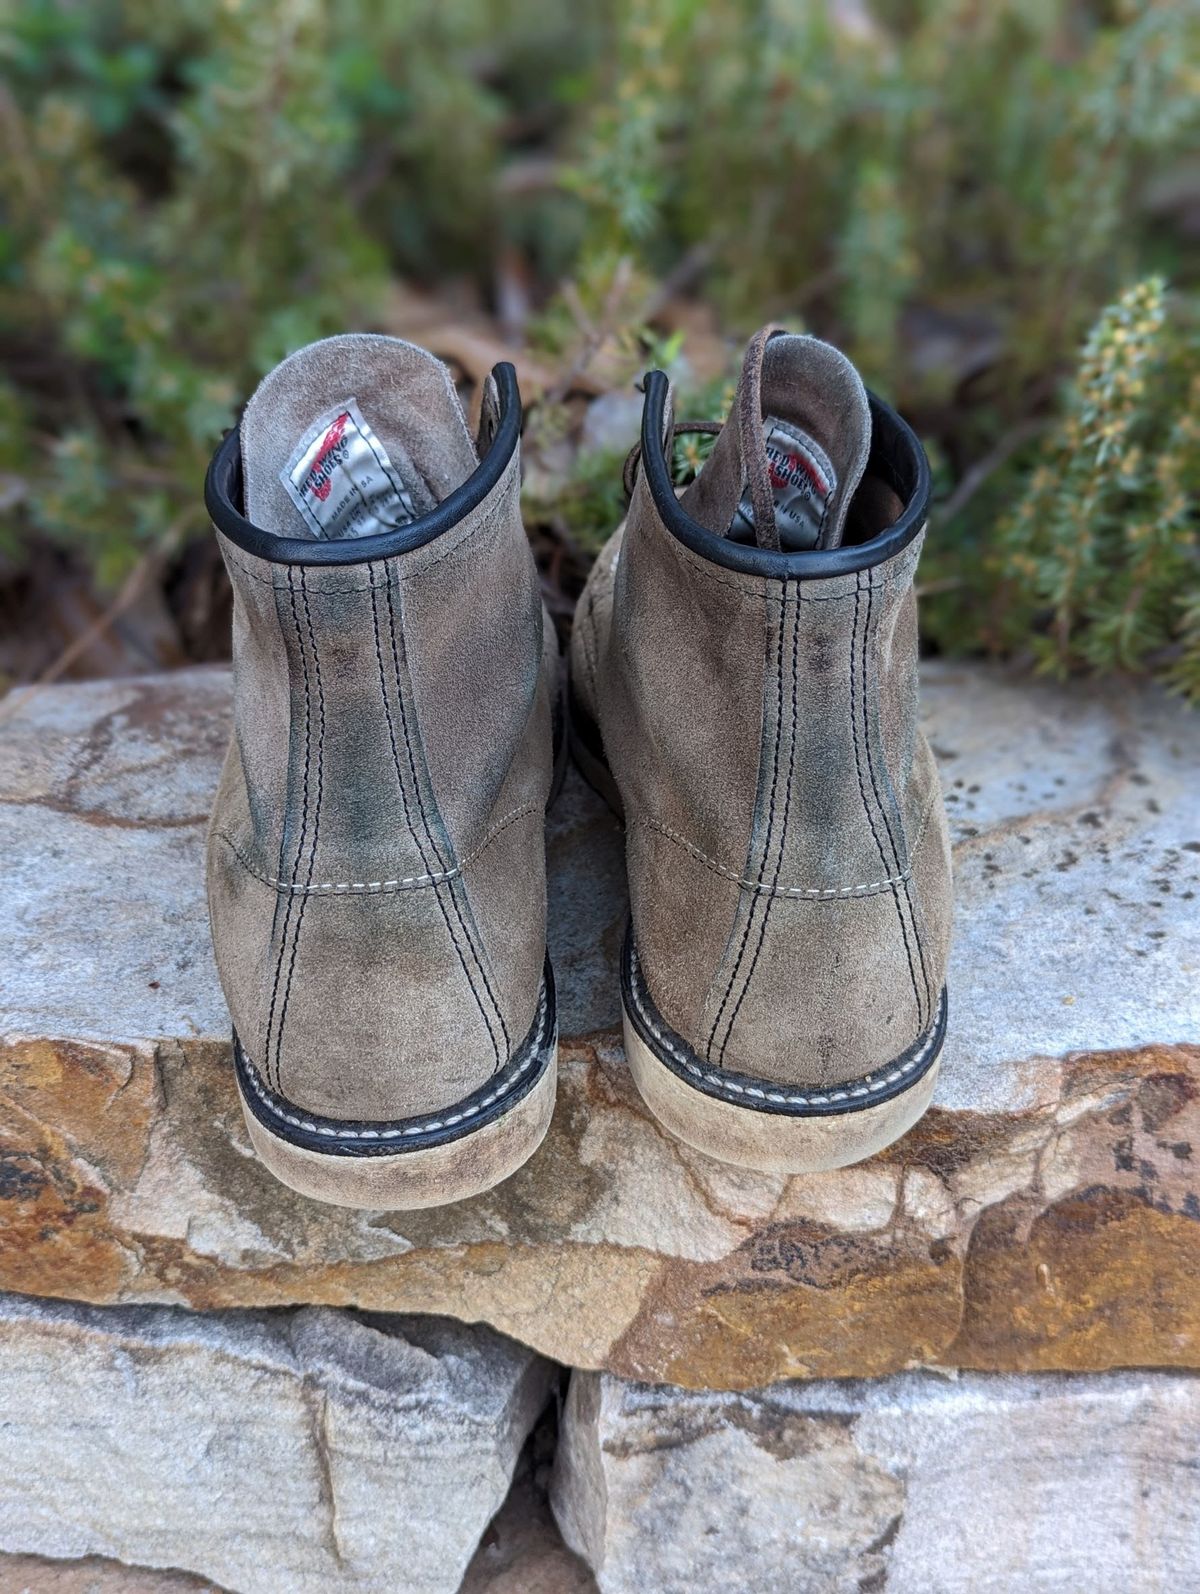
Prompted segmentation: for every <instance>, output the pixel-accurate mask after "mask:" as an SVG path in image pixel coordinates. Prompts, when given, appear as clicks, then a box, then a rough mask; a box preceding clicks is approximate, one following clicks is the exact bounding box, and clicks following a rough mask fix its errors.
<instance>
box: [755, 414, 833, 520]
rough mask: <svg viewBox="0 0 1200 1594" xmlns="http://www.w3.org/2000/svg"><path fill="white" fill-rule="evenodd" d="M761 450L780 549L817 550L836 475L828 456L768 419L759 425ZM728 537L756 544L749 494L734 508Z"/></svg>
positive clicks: (784, 424)
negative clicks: (763, 453) (769, 482)
mask: <svg viewBox="0 0 1200 1594" xmlns="http://www.w3.org/2000/svg"><path fill="white" fill-rule="evenodd" d="M763 445H764V447H765V448H766V453H767V469H768V470H769V472H770V476H771V493H772V496H773V498H774V500H775V527H776V530H777V531H778V532H779V545H780V547H781V548H789V549H799V548H816V547H818V546H819V544H820V540H821V533H822V531H823V530H824V529H825V514H826V511H827V509H828V507H829V503H830V500H831V499H832V497H833V494H834V491H835V489H836V487H837V474H836V472H835V471H834V468H833V465H832V463H831V461H830V459H829V455H828V454H827V453H826V452H825V450H824V449H823V448H822V447H821V446H820V445H819V444H818V443H816V442H815V441H814V440H813V439H812V438H811V437H810V436H809V435H808V433H807V432H802V431H801V430H800V428H799V427H798V426H793V425H792V424H791V422H790V421H781V420H780V419H779V418H778V417H777V416H774V415H771V416H768V417H767V419H766V420H765V421H764V422H763ZM730 533H731V535H733V536H734V537H738V535H739V533H741V534H742V536H745V534H746V533H749V540H750V541H755V540H756V538H755V533H754V509H753V506H752V505H751V503H750V495H749V493H747V494H746V495H745V496H744V497H743V498H742V501H741V503H740V504H739V505H738V507H737V513H736V515H735V516H734V520H733V525H732V526H731V527H730Z"/></svg>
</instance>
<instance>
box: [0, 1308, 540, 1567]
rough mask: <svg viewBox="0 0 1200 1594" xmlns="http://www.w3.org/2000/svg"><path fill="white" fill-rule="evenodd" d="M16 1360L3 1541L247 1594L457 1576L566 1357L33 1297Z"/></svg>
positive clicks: (360, 1328)
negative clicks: (161, 1571) (168, 1572)
mask: <svg viewBox="0 0 1200 1594" xmlns="http://www.w3.org/2000/svg"><path fill="white" fill-rule="evenodd" d="M0 1364H2V1366H3V1384H2V1386H0V1549H4V1550H8V1551H18V1552H23V1553H26V1554H36V1555H41V1556H56V1557H85V1556H102V1557H105V1558H108V1559H111V1560H116V1561H121V1562H126V1563H129V1564H130V1565H133V1566H137V1567H142V1568H153V1567H163V1568H170V1569H173V1570H176V1571H186V1572H193V1573H198V1574H200V1575H201V1576H202V1577H206V1578H212V1579H213V1580H215V1582H216V1583H217V1584H219V1585H220V1586H221V1587H223V1588H227V1589H230V1590H237V1591H244V1594H258V1591H262V1594H279V1591H280V1590H282V1589H286V1590H288V1591H289V1594H307V1591H312V1594H318V1591H330V1594H334V1591H337V1590H342V1589H347V1590H350V1589H353V1590H355V1591H371V1590H378V1591H379V1594H394V1591H395V1590H396V1589H404V1590H406V1591H411V1594H455V1591H456V1590H457V1589H458V1588H459V1586H460V1583H461V1581H462V1579H463V1576H464V1574H465V1572H466V1568H467V1565H468V1563H469V1562H470V1560H471V1557H472V1554H473V1552H474V1551H475V1548H476V1546H477V1545H478V1543H479V1540H480V1537H481V1535H482V1534H483V1532H484V1530H485V1528H486V1527H487V1525H488V1523H489V1521H490V1520H491V1518H492V1516H493V1515H494V1514H495V1512H496V1509H497V1507H498V1506H499V1505H500V1504H501V1502H502V1501H503V1499H504V1497H505V1495H506V1494H507V1492H508V1487H509V1482H510V1480H511V1478H512V1474H513V1471H514V1468H515V1465H516V1461H517V1457H518V1455H519V1453H520V1450H521V1446H522V1444H523V1442H524V1440H525V1436H526V1435H527V1433H528V1432H529V1430H530V1429H531V1428H532V1426H533V1424H534V1422H535V1420H536V1418H537V1416H538V1413H539V1412H540V1410H541V1409H542V1406H543V1405H544V1403H545V1400H546V1398H547V1396H548V1394H549V1392H550V1388H551V1382H552V1377H553V1371H552V1369H551V1368H549V1367H548V1365H547V1364H546V1363H544V1362H543V1361H541V1359H540V1358H538V1357H536V1356H534V1355H532V1354H531V1353H530V1352H528V1351H526V1350H525V1349H523V1348H522V1347H520V1346H517V1345H514V1344H512V1343H511V1342H509V1341H506V1340H504V1339H502V1338H501V1337H500V1336H499V1335H497V1334H495V1333H493V1332H492V1331H491V1330H490V1329H486V1328H469V1327H466V1326H465V1325H463V1324H459V1323H448V1322H446V1321H444V1320H440V1319H428V1318H423V1319H417V1320H412V1319H409V1320H403V1319H396V1318H368V1319H365V1320H359V1319H357V1318H355V1317H354V1316H352V1315H350V1314H347V1313H342V1312H331V1311H328V1310H325V1309H323V1308H319V1307H318V1308H305V1309H301V1310H300V1311H296V1312H286V1313H263V1312H251V1313H221V1314H200V1315H197V1314H195V1313H189V1312H180V1311H176V1310H172V1309H170V1308H161V1307H160V1308H122V1309H115V1310H114V1309H105V1308H96V1307H86V1306H76V1305H69V1304H66V1303H46V1302H35V1301H29V1300H25V1299H23V1298H21V1297H18V1296H7V1297H3V1298H0ZM83 1586H84V1587H86V1584H84V1585H83ZM99 1587H100V1588H102V1589H103V1588H104V1584H103V1582H101V1583H100V1584H99Z"/></svg>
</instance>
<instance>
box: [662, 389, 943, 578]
mask: <svg viewBox="0 0 1200 1594" xmlns="http://www.w3.org/2000/svg"><path fill="white" fill-rule="evenodd" d="M669 389H670V383H669V382H668V380H667V377H666V374H665V372H663V371H650V372H649V373H648V374H647V376H646V382H645V393H646V402H645V404H644V405H643V407H642V469H643V470H644V471H645V473H646V484H647V486H648V487H649V488H650V494H651V497H652V498H653V499H654V507H655V508H656V509H657V510H658V513H659V518H660V519H661V520H662V523H663V525H664V526H665V527H666V528H667V530H668V531H669V532H670V533H671V535H672V536H673V537H678V539H679V541H680V542H681V543H683V544H684V546H685V547H687V548H690V549H691V550H692V552H693V553H696V554H699V555H700V557H701V558H702V559H709V560H711V561H712V562H713V564H718V565H724V567H725V569H726V570H737V571H740V572H741V573H742V574H743V575H747V576H772V577H774V578H775V580H777V581H779V580H783V579H784V578H787V577H790V578H791V579H792V580H795V581H819V580H822V579H824V578H825V577H828V576H850V575H853V574H854V573H855V571H856V570H870V569H872V568H873V567H874V566H875V565H879V564H882V563H883V562H884V560H885V559H891V558H894V556H895V555H896V554H898V553H899V552H900V551H901V549H902V548H907V547H908V545H909V543H910V542H912V540H913V538H914V537H915V536H916V535H917V533H918V532H919V531H920V529H921V527H922V526H923V525H924V524H925V521H926V519H927V517H928V515H929V492H930V481H929V461H928V460H927V459H926V458H925V450H924V449H923V448H922V447H921V444H920V442H919V441H918V440H917V435H916V433H915V432H914V431H913V429H912V428H911V427H910V426H909V425H908V423H907V422H906V421H903V420H901V418H900V417H899V415H897V414H896V412H895V410H894V409H892V407H891V406H890V405H888V404H885V403H884V402H883V400H882V399H879V398H876V397H875V395H874V393H868V395H867V397H868V399H869V400H870V405H871V457H870V461H869V463H868V465H867V471H868V473H869V474H871V475H875V476H879V477H882V479H883V480H884V481H885V482H886V483H887V484H888V486H889V487H890V488H892V490H893V491H894V492H895V493H896V495H897V497H898V498H899V499H900V502H901V503H902V504H903V505H904V511H903V513H902V514H901V516H900V518H899V520H897V521H896V522H895V523H894V524H893V525H891V526H889V527H888V528H887V530H886V531H881V532H880V533H879V535H878V536H877V537H872V538H871V539H870V541H869V542H862V543H854V544H851V545H849V546H847V547H842V548H807V549H803V550H801V551H799V552H796V553H776V552H775V551H774V550H772V549H769V548H752V547H749V546H747V545H746V544H745V543H740V542H731V541H730V539H729V538H728V537H718V536H717V535H716V533H715V532H711V531H708V530H707V529H706V528H705V527H704V526H702V525H701V524H700V522H699V521H697V520H693V519H692V517H691V516H690V515H689V514H688V513H687V512H686V510H684V509H683V507H682V506H681V505H680V502H679V500H678V499H677V498H676V496H675V488H674V485H673V483H672V481H671V471H670V467H669V465H668V464H667V458H666V453H665V451H664V449H663V422H664V419H665V416H666V407H667V394H668V391H669Z"/></svg>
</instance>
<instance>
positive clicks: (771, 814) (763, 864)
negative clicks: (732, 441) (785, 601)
mask: <svg viewBox="0 0 1200 1594" xmlns="http://www.w3.org/2000/svg"><path fill="white" fill-rule="evenodd" d="M784 612H785V611H784V609H783V607H782V604H781V606H780V610H779V640H778V657H777V664H776V671H775V681H776V687H775V703H776V714H775V750H774V758H775V761H774V765H773V767H772V770H771V797H770V802H769V804H768V807H767V833H766V835H765V837H764V838H763V850H762V858H761V860H760V862H759V868H758V884H759V885H760V886H761V885H762V883H763V881H764V879H765V878H766V873H767V862H768V860H769V858H770V855H771V839H772V836H773V834H774V829H775V796H776V791H777V788H778V785H779V741H780V736H779V732H780V728H781V727H782V725H783V620H784ZM764 620H765V621H766V622H767V645H766V657H767V660H768V661H769V660H770V657H771V635H770V625H769V621H770V610H769V609H765V610H764ZM751 841H753V830H752V831H751ZM753 855H754V853H753V847H751V853H750V856H751V857H753ZM746 873H747V875H749V874H750V873H751V870H750V869H749V867H747V870H746ZM760 895H761V893H756V894H755V896H754V898H753V900H752V901H751V903H750V911H749V912H748V913H747V915H746V924H745V928H744V929H743V931H742V940H741V945H740V946H739V947H738V954H737V958H736V960H735V961H734V965H733V972H732V973H731V974H730V976H729V983H728V984H727V985H726V987H725V994H724V996H723V997H722V998H721V1005H720V1007H719V1008H718V1009H717V1016H716V1018H714V1019H713V1024H712V1029H711V1030H710V1031H709V1036H708V1051H709V1052H710V1053H711V1051H712V1049H713V1046H714V1044H715V1042H716V1038H717V1030H718V1029H719V1028H720V1027H721V1019H722V1018H723V1017H724V1014H725V1009H726V1007H727V1006H728V1005H729V998H730V996H732V994H733V987H734V985H735V984H736V982H737V977H738V974H739V972H740V971H741V967H742V959H743V958H744V957H745V955H746V944H747V942H748V941H749V939H750V930H751V927H752V926H753V923H754V914H755V911H756V909H757V907H758V903H759V897H760ZM728 1041H729V1035H728V1031H727V1032H726V1035H725V1044H728ZM725 1044H723V1045H722V1047H721V1053H722V1055H724V1050H725Z"/></svg>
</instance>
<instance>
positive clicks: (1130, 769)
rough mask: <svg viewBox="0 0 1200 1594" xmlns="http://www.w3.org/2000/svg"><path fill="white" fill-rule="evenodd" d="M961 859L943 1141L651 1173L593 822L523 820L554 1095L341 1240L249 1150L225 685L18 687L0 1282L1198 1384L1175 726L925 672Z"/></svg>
mask: <svg viewBox="0 0 1200 1594" xmlns="http://www.w3.org/2000/svg"><path fill="white" fill-rule="evenodd" d="M924 698H925V705H926V713H927V717H928V721H929V727H930V730H931V734H932V738H933V741H934V744H935V746H936V748H937V750H938V753H939V757H940V761H941V769H942V772H943V777H944V781H945V784H946V789H947V798H948V806H949V811H950V814H951V819H952V827H953V831H954V837H955V844H956V868H957V893H958V905H957V927H956V944H955V952H954V958H953V963H952V968H951V974H950V990H951V1030H950V1038H949V1041H948V1043H947V1050H946V1056H945V1063H944V1067H943V1074H942V1079H941V1081H940V1082H939V1086H938V1092H937V1095H936V1097H935V1102H934V1107H933V1110H932V1111H931V1112H930V1113H929V1114H928V1116H927V1117H926V1118H925V1120H924V1121H923V1122H922V1124H921V1125H920V1126H919V1127H918V1128H917V1129H916V1130H915V1131H914V1132H913V1133H912V1134H910V1135H909V1136H908V1137H907V1138H906V1139H905V1140H903V1141H902V1142H900V1144H899V1145H897V1146H895V1147H892V1148H891V1149H889V1150H888V1151H886V1152H884V1153H882V1154H881V1155H880V1156H878V1157H876V1158H874V1159H873V1160H872V1161H870V1162H868V1163H866V1164H864V1165H862V1166H861V1167H859V1168H853V1169H847V1170H844V1171H842V1172H839V1173H832V1174H823V1175H820V1176H817V1177H813V1178H797V1179H791V1180H786V1179H781V1178H776V1177H772V1176H769V1175H761V1174H751V1173H744V1172H740V1171H738V1170H734V1169H730V1168H726V1167H723V1166H722V1165H720V1164H718V1163H715V1162H712V1161H710V1160H708V1159H706V1158H704V1157H701V1156H699V1155H698V1154H696V1153H693V1152H691V1151H689V1150H688V1149H687V1148H685V1147H682V1146H680V1145H679V1144H677V1143H676V1142H674V1141H673V1140H672V1139H671V1138H670V1137H669V1136H667V1135H666V1134H664V1133H663V1132H661V1131H660V1130H659V1129H658V1127H657V1126H656V1125H655V1124H654V1122H653V1121H652V1120H650V1119H649V1118H648V1117H647V1115H646V1113H645V1112H644V1110H643V1109H642V1107H641V1104H640V1100H639V1098H638V1096H637V1094H636V1092H635V1090H634V1089H633V1087H632V1084H631V1081H630V1079H629V1075H628V1071H627V1068H626V1066H625V1062H624V1058H623V1055H622V1052H621V1047H620V1041H619V1034H618V1032H617V1031H616V1028H615V1025H616V1023H617V1018H618V1012H619V1007H618V995H617V978H616V957H617V951H618V947H619V942H620V937H621V931H622V925H623V920H624V914H625V901H624V893H623V883H622V882H623V871H622V861H621V836H620V832H619V829H618V827H617V825H616V822H615V821H614V820H613V819H612V817H611V816H610V815H609V814H608V813H607V810H605V809H604V808H603V806H602V805H601V804H600V803H599V801H598V800H597V799H595V798H594V797H593V796H592V794H591V793H590V792H588V791H587V789H586V788H584V787H583V786H582V784H581V783H580V782H579V781H578V780H577V779H576V778H575V777H572V779H571V780H570V782H569V783H568V787H567V790H566V792H565V793H564V796H563V798H562V800H561V801H560V804H559V806H558V808H557V809H556V810H555V813H554V815H553V817H552V822H551V827H550V841H549V847H550V866H551V927H550V941H551V952H552V956H553V958H554V961H555V965H556V969H557V974H558V979H559V984H560V988H561V1008H562V1016H563V1045H562V1051H561V1083H560V1100H559V1105H558V1109H557V1112H556V1114H555V1119H554V1124H553V1126H552V1129H551V1132H550V1135H549V1137H548V1139H547V1141H546V1143H545V1145H544V1147H543V1148H542V1150H541V1151H540V1152H539V1153H538V1155H537V1156H536V1157H535V1158H534V1159H533V1161H532V1162H531V1163H530V1164H529V1165H528V1166H527V1167H526V1168H525V1169H523V1170H522V1171H521V1172H520V1173H518V1174H517V1175H515V1176H514V1177H513V1178H512V1179H510V1180H508V1181H507V1182H506V1183H505V1184H504V1185H502V1186H501V1187H500V1188H499V1189H498V1190H496V1191H494V1192H491V1193H490V1194H488V1195H486V1196H483V1197H480V1198H478V1199H476V1200H472V1201H468V1202H463V1203H460V1204H458V1205H456V1206H454V1207H450V1208H445V1209H442V1210H440V1211H434V1212H425V1213H413V1214H383V1215H381V1214H370V1213H356V1212H339V1211H335V1210H333V1209H329V1208H323V1207H320V1206H318V1205H316V1204H314V1203H311V1202H307V1201H305V1200H304V1199H302V1198H301V1197H298V1196H294V1195H292V1194H291V1193H290V1192H288V1191H287V1190H285V1189H283V1188H282V1187H281V1186H279V1185H277V1184H276V1183H275V1182H274V1181H273V1180H272V1179H271V1178H270V1177H269V1175H267V1174H266V1173H265V1171H264V1170H263V1169H262V1168H260V1167H259V1166H258V1164H257V1163H256V1162H255V1161H254V1159H253V1158H252V1157H251V1155H250V1151H249V1146H248V1144H247V1140H246V1136H245V1132H244V1129H243V1127H242V1122H241V1114H240V1111H239V1109H238V1106H237V1103H236V1098H235V1093H234V1089H233V1081H232V1076H231V1072H230V1065H229V1056H228V1035H227V1024H228V1020H227V1016H226V1014H225V1011H224V1007H223V1004H222V1001H221V997H220V992H219V989H218V986H217V983H216V978H215V974H214V971H213V967H212V961H211V954H210V951H209V946H208V931H207V921H206V916H205V908H204V896H203V861H202V854H203V835H204V820H205V813H206V810H207V806H208V800H209V794H210V793H211V790H212V788H213V786H214V784H215V781H216V776H217V768H218V763H219V759H220V756H221V752H222V749H223V746H224V741H225V735H226V728H227V723H228V714H229V679H228V674H227V673H226V672H225V671H223V670H219V669H206V670H193V671H187V672H181V673H179V674H174V675H169V676H161V677H152V678H146V679H144V680H140V681H139V680H132V681H131V680H123V681H116V682H100V683H94V684H90V685H84V686H69V687H67V686H64V687H54V688H49V689H45V690H42V691H38V692H34V693H32V694H27V695H26V696H24V697H23V698H20V699H18V701H17V702H16V704H15V705H14V707H15V712H14V713H13V714H11V716H10V717H9V719H8V720H7V722H6V723H4V724H3V726H2V727H0V850H2V853H3V856H4V858H5V870H4V873H3V876H2V877H0V922H3V924H4V926H5V930H6V936H5V942H4V946H3V949H0V1037H2V1038H0V1286H2V1287H6V1288H9V1289H14V1290H22V1291H26V1292H28V1293H31V1294H41V1295H60V1296H67V1297H75V1298H79V1299H83V1300H89V1301H95V1302H153V1301H158V1302H169V1303H177V1304H184V1305H190V1306H193V1307H199V1308H216V1307H229V1306H265V1305H286V1304H292V1303H296V1302H310V1303H324V1304H333V1305H359V1306H364V1307H369V1308H372V1309H378V1310H392V1311H395V1310H400V1311H417V1312H430V1313H441V1314H446V1315H453V1316H459V1317H462V1318H464V1319H467V1320H480V1321H486V1322H489V1323H492V1324H494V1325H495V1326H497V1327H499V1328H500V1329H502V1330H503V1331H504V1332H506V1333H507V1334H510V1335H512V1336H514V1337H515V1338H517V1339H520V1340H522V1341H523V1342H525V1343H527V1344H529V1345H532V1346H534V1347H536V1348H538V1349H539V1350H541V1351H543V1352H545V1353H547V1354H549V1355H551V1356H554V1357H555V1358H557V1359H558V1360H560V1361H563V1362H566V1363H569V1364H572V1365H575V1366H582V1367H591V1368H606V1369H608V1370H610V1371H614V1372H617V1373H620V1374H622V1375H625V1376H629V1377H634V1378H639V1379H644V1380H648V1381H670V1382H675V1383H679V1384H683V1385H688V1386H692V1387H726V1388H731V1387H750V1386H755V1385H759V1384H763V1383H767V1382H770V1381H772V1380H775V1379H780V1378H792V1377H814V1378H816V1377H842V1376H869V1375H875V1374H882V1373H887V1372H891V1371H895V1370H897V1369H901V1368H904V1367H907V1366H911V1365H914V1364H922V1363H924V1364H945V1365H949V1366H963V1367H974V1368H981V1369H1035V1368H1047V1369H1057V1368H1067V1369H1070V1368H1101V1367H1110V1366H1120V1365H1149V1366H1163V1367H1167V1366H1175V1367H1192V1366H1196V1365H1197V1364H1198V1362H1200V1287H1198V1286H1197V1283H1196V1276H1195V1275H1196V1270H1195V1268H1194V1265H1193V1261H1194V1256H1195V1247H1196V1241H1197V1237H1198V1235H1200V1228H1198V1222H1200V1175H1198V1172H1197V1161H1196V1157H1195V1155H1194V1151H1193V1148H1194V1147H1197V1146H1200V1046H1198V1044H1197V1043H1198V1042H1200V911H1198V906H1197V904H1198V900H1200V899H1198V897H1197V892H1198V891H1200V716H1197V715H1195V714H1193V713H1190V712H1189V711H1188V710H1186V709H1185V708H1184V707H1183V706H1182V705H1181V704H1180V703H1179V702H1177V701H1175V700H1172V699H1169V698H1167V697H1165V696H1163V695H1161V694H1159V693H1156V692H1151V691H1145V692H1143V691H1139V690H1136V689H1134V688H1131V687H1120V688H1118V687H1115V686H1106V687H1104V688H1092V687H1084V686H1074V687H1070V688H1067V687H1058V686H1054V685H1050V684H1046V683H1042V682H1034V681H1030V680H1028V679H1024V678H1018V677H1014V676H1011V675H1009V674H1006V673H1004V672H1001V671H998V670H994V669H989V668H985V667H982V666H965V665H962V666H959V665H934V666H930V667H927V668H926V670H925V674H924Z"/></svg>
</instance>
